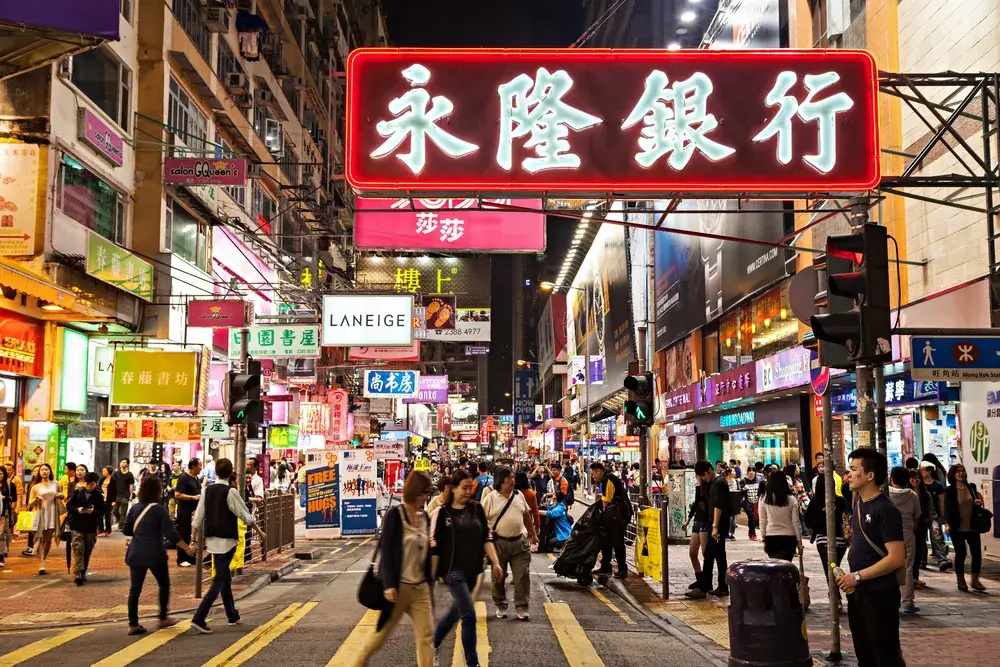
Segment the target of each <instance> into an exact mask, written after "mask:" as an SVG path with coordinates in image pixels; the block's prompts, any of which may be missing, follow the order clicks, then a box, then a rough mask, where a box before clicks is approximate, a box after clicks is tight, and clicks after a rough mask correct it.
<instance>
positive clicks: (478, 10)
mask: <svg viewBox="0 0 1000 667" xmlns="http://www.w3.org/2000/svg"><path fill="white" fill-rule="evenodd" d="M583 2H584V0H382V6H383V7H384V9H385V12H386V16H387V18H388V23H389V43H390V44H391V45H392V46H416V47H419V46H425V47H430V46H439V47H470V48H471V47H505V46H508V47H531V46H535V47H566V46H569V45H570V44H572V43H573V42H574V41H575V40H576V39H577V37H579V36H580V35H581V34H582V33H583V31H584V29H585V27H586V25H585V16H586V10H585V8H584V6H583ZM547 231H548V239H549V247H550V248H553V246H555V247H560V248H563V252H564V251H565V246H566V243H563V242H561V241H562V240H563V239H562V237H564V236H566V235H567V233H568V234H571V233H572V225H567V224H566V223H565V221H559V220H557V219H553V218H549V221H548V230H547ZM566 240H567V241H568V237H567V239H566ZM546 259H547V261H548V262H554V263H556V264H558V263H560V262H562V254H561V253H560V254H558V256H557V253H555V252H550V253H547V258H546ZM512 270H513V263H512V259H511V257H510V256H509V255H493V276H492V284H493V294H492V305H493V340H492V342H491V343H490V358H489V383H488V386H489V405H488V406H487V408H488V411H489V413H490V414H497V413H499V411H500V408H504V411H505V413H507V414H510V409H511V400H510V399H509V398H506V397H505V396H504V393H505V392H509V391H510V390H511V372H512V368H513V362H514V360H513V359H512V358H511V321H510V317H511V316H510V313H511V311H512V308H513V293H514V290H513V276H512V275H511V273H512ZM524 278H531V279H532V281H533V283H535V284H537V280H538V278H537V276H523V277H520V278H519V279H518V282H519V284H521V285H523V284H524V280H523V279H524ZM480 412H481V413H482V412H483V410H482V408H480Z"/></svg>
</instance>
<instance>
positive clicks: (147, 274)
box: [86, 230, 153, 301]
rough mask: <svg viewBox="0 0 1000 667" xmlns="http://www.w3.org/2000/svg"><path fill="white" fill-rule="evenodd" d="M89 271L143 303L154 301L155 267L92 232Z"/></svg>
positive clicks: (88, 259) (88, 272) (87, 269)
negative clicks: (141, 300)
mask: <svg viewBox="0 0 1000 667" xmlns="http://www.w3.org/2000/svg"><path fill="white" fill-rule="evenodd" d="M86 271H87V275H89V276H93V277H94V278H97V279H98V280H100V281H102V282H105V283H107V284H109V285H113V286H114V287H117V288H118V289H120V290H122V291H124V292H128V293H129V294H134V295H136V296H137V297H139V298H140V299H144V300H145V301H152V300H153V265H152V264H150V263H149V262H147V261H146V260H144V259H140V258H139V257H137V256H136V255H134V254H132V253H131V252H129V251H128V250H125V248H122V247H121V246H118V245H115V244H114V243H112V242H111V241H108V240H107V239H106V238H104V237H103V236H101V235H100V234H95V233H94V232H92V231H89V230H88V231H87V264H86Z"/></svg>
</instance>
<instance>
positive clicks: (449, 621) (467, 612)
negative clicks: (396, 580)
mask: <svg viewBox="0 0 1000 667" xmlns="http://www.w3.org/2000/svg"><path fill="white" fill-rule="evenodd" d="M475 486H476V485H475V480H473V479H472V477H471V476H470V475H469V473H468V472H467V471H466V470H464V469H462V468H459V469H458V470H456V471H455V474H454V475H453V476H452V478H451V500H450V502H448V503H447V504H445V505H442V506H441V507H440V508H438V509H437V510H436V511H435V512H434V515H433V516H432V517H431V535H432V538H431V549H432V552H433V554H434V556H433V559H432V560H433V569H434V572H435V573H436V576H437V578H438V579H443V580H444V582H445V584H446V585H447V586H448V591H449V592H450V593H451V599H452V603H451V607H450V608H449V609H448V611H447V613H445V615H444V616H442V617H441V620H440V621H438V624H437V627H436V628H435V629H434V655H435V657H437V655H438V652H439V651H440V649H441V643H442V642H443V641H444V638H445V637H447V636H448V635H449V634H450V633H451V630H452V628H454V627H455V624H456V623H457V622H458V621H459V619H461V620H462V631H461V639H462V649H463V652H464V653H465V664H466V665H467V667H478V665H479V653H478V652H477V647H476V608H475V604H474V603H473V599H472V591H473V590H474V589H475V587H476V580H477V579H478V578H479V575H481V574H482V572H483V557H484V555H485V556H486V557H488V558H489V560H490V563H491V564H492V566H493V578H494V579H495V580H496V579H500V578H502V577H503V570H502V569H500V561H499V560H498V559H497V552H496V548H495V547H494V546H493V535H492V533H491V532H490V527H489V525H488V524H487V522H486V513H485V512H484V511H483V507H482V505H480V504H479V503H477V502H476V501H474V500H473V499H472V495H473V493H474V492H475V491H474V489H475Z"/></svg>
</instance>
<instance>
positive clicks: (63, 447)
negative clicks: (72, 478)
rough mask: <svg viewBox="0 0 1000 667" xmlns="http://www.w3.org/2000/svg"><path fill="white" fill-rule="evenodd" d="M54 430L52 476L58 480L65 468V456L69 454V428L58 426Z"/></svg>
mask: <svg viewBox="0 0 1000 667" xmlns="http://www.w3.org/2000/svg"><path fill="white" fill-rule="evenodd" d="M54 430H55V432H56V468H55V470H53V471H52V474H53V475H55V476H56V478H59V476H61V475H62V471H63V468H65V467H66V455H67V453H68V452H69V426H68V425H67V424H59V426H58V427H56V428H55V429H54Z"/></svg>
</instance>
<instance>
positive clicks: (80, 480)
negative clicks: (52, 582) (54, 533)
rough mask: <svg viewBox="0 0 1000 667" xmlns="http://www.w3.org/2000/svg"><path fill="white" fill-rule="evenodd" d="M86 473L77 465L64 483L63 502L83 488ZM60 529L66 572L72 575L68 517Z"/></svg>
mask: <svg viewBox="0 0 1000 667" xmlns="http://www.w3.org/2000/svg"><path fill="white" fill-rule="evenodd" d="M88 472H90V471H89V470H87V466H85V465H83V464H82V463H78V464H77V466H76V469H75V470H74V471H73V475H72V476H71V477H70V478H69V479H68V480H67V482H66V488H65V491H64V493H65V494H66V496H65V500H66V501H67V502H68V501H69V499H70V498H72V497H73V494H74V493H76V490H77V488H81V487H83V486H84V484H85V482H84V480H85V479H86V478H87V473H88ZM61 528H62V535H61V537H62V541H63V542H65V543H66V572H67V573H68V574H72V573H73V569H72V567H70V566H71V564H72V561H73V544H72V542H73V534H72V531H71V530H70V528H69V517H68V516H67V517H66V520H65V521H63V525H62V526H61Z"/></svg>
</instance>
